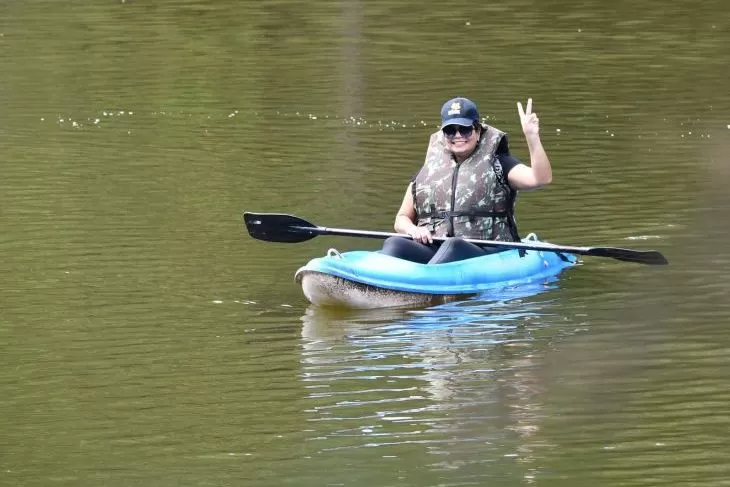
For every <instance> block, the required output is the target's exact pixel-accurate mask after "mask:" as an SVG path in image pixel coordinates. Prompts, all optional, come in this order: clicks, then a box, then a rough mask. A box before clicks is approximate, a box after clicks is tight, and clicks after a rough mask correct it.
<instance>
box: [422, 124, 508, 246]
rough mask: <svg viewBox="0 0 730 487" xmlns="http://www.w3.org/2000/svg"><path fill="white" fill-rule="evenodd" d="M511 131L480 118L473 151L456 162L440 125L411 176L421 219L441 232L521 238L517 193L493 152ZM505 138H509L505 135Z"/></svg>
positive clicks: (435, 230)
mask: <svg viewBox="0 0 730 487" xmlns="http://www.w3.org/2000/svg"><path fill="white" fill-rule="evenodd" d="M506 137H507V135H506V134H505V133H504V132H502V131H500V130H498V129H496V128H494V127H491V126H489V125H486V124H482V135H481V138H480V139H479V143H478V145H477V148H476V150H475V151H474V153H473V154H472V155H471V156H469V158H467V159H466V160H464V161H463V162H461V163H457V162H456V160H455V159H454V157H453V155H452V154H451V152H450V151H449V150H448V149H447V148H446V143H445V140H444V135H443V133H442V132H441V131H439V132H436V133H434V134H433V135H431V139H430V141H429V144H428V150H427V152H426V161H425V163H424V164H423V167H422V168H421V170H420V171H419V173H418V175H417V176H416V178H415V180H414V181H413V201H414V203H415V208H416V215H417V217H418V225H419V226H423V225H431V226H432V230H433V231H434V234H435V235H436V236H439V237H453V236H458V237H465V238H476V239H487V240H502V241H518V240H519V234H518V233H517V223H516V221H515V218H514V206H515V198H516V196H517V193H516V191H514V190H513V189H512V188H511V187H510V185H509V184H508V183H507V181H506V178H505V176H504V174H503V173H502V166H501V164H500V163H499V160H498V159H497V158H496V156H495V154H496V151H497V147H499V144H500V142H501V141H502V139H503V138H505V139H506ZM505 143H506V140H505Z"/></svg>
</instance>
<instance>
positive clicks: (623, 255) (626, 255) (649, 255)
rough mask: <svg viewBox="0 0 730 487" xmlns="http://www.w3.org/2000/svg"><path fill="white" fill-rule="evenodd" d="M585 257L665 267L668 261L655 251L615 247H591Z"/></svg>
mask: <svg viewBox="0 0 730 487" xmlns="http://www.w3.org/2000/svg"><path fill="white" fill-rule="evenodd" d="M586 255H593V256H596V257H612V258H614V259H616V260H623V261H626V262H636V263H639V264H648V265H667V264H669V261H668V260H667V259H666V257H664V256H663V255H662V254H661V253H659V252H657V251H656V250H631V249H621V248H616V247H591V248H590V249H588V252H586Z"/></svg>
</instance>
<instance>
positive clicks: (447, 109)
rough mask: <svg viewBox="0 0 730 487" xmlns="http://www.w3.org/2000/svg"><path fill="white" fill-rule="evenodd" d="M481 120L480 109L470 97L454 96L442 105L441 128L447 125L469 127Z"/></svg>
mask: <svg viewBox="0 0 730 487" xmlns="http://www.w3.org/2000/svg"><path fill="white" fill-rule="evenodd" d="M479 120H480V119H479V110H477V106H476V105H475V104H474V102H473V101H471V100H469V99H468V98H453V99H451V100H449V101H447V102H446V103H444V106H442V107H441V128H444V127H446V126H447V125H463V126H464V127H468V126H469V125H474V123H475V122H479Z"/></svg>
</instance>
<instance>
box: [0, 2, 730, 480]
mask: <svg viewBox="0 0 730 487" xmlns="http://www.w3.org/2000/svg"><path fill="white" fill-rule="evenodd" d="M729 41H730V7H729V6H728V5H727V4H726V2H722V1H720V0H710V1H706V2H689V1H678V2H671V3H666V2H659V1H656V0H645V1H642V2H613V3H605V2H598V1H596V0H589V1H587V2H583V3H582V4H580V5H578V4H573V3H570V2H565V1H548V2H537V1H526V0H520V1H517V2H511V3H508V4H494V3H471V4H463V5H457V4H452V3H443V2H420V3H417V4H416V3H413V4H410V3H403V4H398V3H393V2H381V1H374V2H363V1H358V0H351V1H341V2H336V1H322V2H314V3H305V2H295V1H264V2H234V1H231V0H222V1H216V2H212V1H205V0H178V1H171V0H164V1H160V2H154V3H153V2H143V1H139V0H126V1H123V2H120V1H105V2H81V1H79V0H71V1H66V2H50V1H41V0H31V1H27V2H5V3H4V4H3V5H0V141H1V143H0V167H1V168H2V173H1V174H0V225H1V226H0V228H1V229H2V232H1V233H0V253H1V255H2V259H1V260H0V275H2V285H1V286H0V485H8V486H49V485H59V486H66V485H67V486H99V485H105V486H129V485H154V486H167V485H170V486H172V485H175V486H180V485H184V486H208V485H210V486H220V485H236V486H238V485H241V486H244V485H245V486H256V487H258V486H272V487H273V486H277V487H278V486H282V485H296V486H336V485H346V486H353V487H360V486H363V487H364V486H375V485H377V486H399V487H400V486H434V487H435V486H469V485H480V486H481V485H505V486H508V485H533V484H535V485H560V486H561V487H564V486H572V485H575V486H584V485H586V484H588V483H590V484H591V485H595V486H603V485H605V486H615V485H630V486H633V485H637V486H638V485H641V486H657V485H672V486H678V485H687V486H694V485H698V486H699V485H702V486H709V485H712V486H714V485H718V486H719V485H730V480H728V478H730V468H729V467H728V466H727V462H726V459H725V457H726V454H725V452H726V450H727V446H726V445H727V433H726V432H727V431H728V428H729V426H730V420H729V419H728V416H727V404H728V402H729V401H730V393H728V390H730V381H729V379H728V372H729V371H730V368H729V367H728V361H727V355H728V352H729V351H730V339H728V335H727V333H726V324H727V323H728V321H729V320H730V307H729V305H728V304H727V303H728V299H727V296H728V291H729V290H730V289H729V285H728V282H727V279H726V275H727V272H728V270H729V269H730V259H728V252H727V248H728V247H727V243H726V238H727V234H728V231H727V228H728V222H729V221H730V219H729V218H728V210H727V208H728V207H729V206H728V204H729V203H730V199H729V198H728V196H727V190H726V187H727V184H728V183H729V182H730V171H729V170H728V152H729V151H730V116H729V115H728V113H730V98H728V96H727V78H728V75H730V68H729V66H730V42H729ZM457 95H464V96H469V97H471V98H472V99H474V100H475V101H476V102H477V103H478V104H479V106H480V109H481V111H482V114H483V115H484V116H486V117H487V118H488V121H489V122H490V123H492V124H493V125H496V126H497V127H499V128H501V129H503V130H505V131H507V132H509V133H510V140H511V146H512V151H513V153H514V154H515V155H516V156H518V157H521V158H522V159H524V160H526V159H527V150H526V146H525V143H524V139H523V137H522V136H521V133H520V127H519V120H518V116H517V109H516V102H517V101H523V102H524V101H525V100H526V99H527V97H532V98H533V99H534V103H535V105H534V107H535V111H536V112H537V113H538V114H539V116H540V120H541V133H542V138H543V142H544V144H545V146H546V148H547V150H548V153H549V155H550V157H551V160H552V162H553V169H554V183H553V184H552V185H551V186H550V187H549V188H547V189H544V190H541V191H537V192H531V193H525V194H522V195H521V196H520V201H519V204H518V220H519V225H520V229H521V232H522V233H527V232H537V233H538V234H539V235H540V236H541V237H542V238H543V239H546V240H550V241H553V242H556V243H561V244H565V245H599V244H600V245H612V246H620V247H631V248H653V249H657V250H660V251H661V252H662V253H664V254H665V255H666V256H667V257H668V258H669V260H670V262H671V265H670V266H668V267H661V268H656V267H648V266H641V265H636V264H628V263H621V262H617V261H613V260H611V259H600V258H586V259H584V261H583V263H582V265H581V266H579V267H578V268H575V269H571V270H569V271H567V272H566V273H564V274H563V275H562V276H561V278H560V279H559V280H558V281H557V282H556V283H554V284H553V285H552V286H551V287H547V288H544V289H526V290H522V291H520V290H514V291H511V292H510V293H507V294H501V295H498V296H485V297H481V298H478V299H474V300H470V301H467V302H459V303H451V304H448V305H444V306H440V307H434V308H428V309H413V310H382V311H377V312H370V313H354V312H353V313H332V312H326V311H323V310H318V309H315V308H312V307H309V306H308V303H307V302H306V300H305V299H304V297H303V296H302V294H301V291H300V289H299V288H298V287H297V285H296V284H295V283H294V282H293V279H292V277H293V273H294V271H295V270H296V269H297V267H298V266H300V265H302V264H303V263H305V262H306V261H307V260H308V259H310V258H312V257H315V256H321V255H323V254H324V253H325V252H326V251H327V249H329V248H330V247H335V248H338V249H340V250H349V249H372V248H376V247H377V246H378V245H379V242H377V241H373V240H360V239H353V238H340V237H318V238H316V239H313V240H311V241H309V242H306V243H301V244H296V245H286V244H275V243H264V242H260V241H255V240H252V239H251V238H249V237H248V235H247V234H246V232H245V230H244V229H243V227H242V221H241V213H242V212H243V211H244V210H247V211H262V212H284V213H292V214H296V215H299V216H301V217H304V218H306V219H308V220H311V221H313V222H315V223H317V224H320V225H324V226H332V227H341V228H354V229H368V230H384V231H390V230H391V226H392V221H393V218H394V213H395V211H396V210H397V208H398V206H399V204H400V201H401V198H402V196H403V191H404V189H405V187H406V185H407V182H408V180H409V178H410V177H411V176H412V175H413V173H414V172H415V171H417V170H418V168H419V167H420V164H421V163H422V161H423V156H424V152H425V146H426V143H427V140H428V136H429V134H430V133H431V132H432V131H433V130H435V128H436V126H437V123H438V115H439V109H440V106H441V103H442V102H443V101H444V100H446V99H448V98H451V97H453V96H457Z"/></svg>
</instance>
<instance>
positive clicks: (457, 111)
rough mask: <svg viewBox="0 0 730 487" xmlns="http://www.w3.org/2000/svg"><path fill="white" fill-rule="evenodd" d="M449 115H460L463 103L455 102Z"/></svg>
mask: <svg viewBox="0 0 730 487" xmlns="http://www.w3.org/2000/svg"><path fill="white" fill-rule="evenodd" d="M448 113H449V115H459V114H460V113H461V103H459V102H458V101H455V102H454V103H452V104H451V110H449V112H448Z"/></svg>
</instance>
